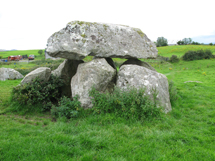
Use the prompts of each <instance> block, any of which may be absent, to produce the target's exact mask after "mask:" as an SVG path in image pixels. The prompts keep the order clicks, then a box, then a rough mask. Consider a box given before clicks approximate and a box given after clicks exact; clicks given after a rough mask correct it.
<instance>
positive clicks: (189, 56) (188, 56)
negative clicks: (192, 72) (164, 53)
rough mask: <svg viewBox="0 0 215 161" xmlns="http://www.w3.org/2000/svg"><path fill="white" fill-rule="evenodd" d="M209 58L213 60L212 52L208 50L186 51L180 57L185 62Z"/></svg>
mask: <svg viewBox="0 0 215 161" xmlns="http://www.w3.org/2000/svg"><path fill="white" fill-rule="evenodd" d="M210 58H213V55H212V52H211V51H210V50H205V51H204V50H198V51H188V52H186V53H185V54H184V55H183V56H182V59H183V60H186V61H192V60H201V59H210Z"/></svg>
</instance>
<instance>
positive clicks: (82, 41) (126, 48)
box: [46, 21, 158, 60]
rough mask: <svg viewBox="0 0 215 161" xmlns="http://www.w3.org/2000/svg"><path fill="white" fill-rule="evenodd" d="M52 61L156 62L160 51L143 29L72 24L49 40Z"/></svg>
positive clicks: (99, 24)
mask: <svg viewBox="0 0 215 161" xmlns="http://www.w3.org/2000/svg"><path fill="white" fill-rule="evenodd" d="M46 51H47V53H48V54H49V55H50V56H52V57H61V58H66V59H76V60H81V59H83V58H85V57H86V56H89V55H90V56H95V57H102V58H156V57H157V52H158V51H157V48H156V46H155V44H154V42H152V41H151V40H150V39H149V38H148V37H147V36H146V34H144V33H143V32H142V31H141V30H140V29H137V28H132V27H129V26H124V25H116V24H106V23H91V22H83V21H72V22H70V23H68V24H67V26H66V27H65V28H63V29H62V30H60V31H58V32H56V33H54V34H53V35H52V36H51V37H50V38H49V39H48V45H47V50H46Z"/></svg>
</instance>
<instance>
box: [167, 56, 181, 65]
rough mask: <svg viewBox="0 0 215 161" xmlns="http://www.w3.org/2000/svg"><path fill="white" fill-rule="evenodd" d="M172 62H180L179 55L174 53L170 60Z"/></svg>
mask: <svg viewBox="0 0 215 161" xmlns="http://www.w3.org/2000/svg"><path fill="white" fill-rule="evenodd" d="M169 61H170V62H171V63H178V62H179V58H178V57H177V55H172V56H171V57H170V60H169Z"/></svg>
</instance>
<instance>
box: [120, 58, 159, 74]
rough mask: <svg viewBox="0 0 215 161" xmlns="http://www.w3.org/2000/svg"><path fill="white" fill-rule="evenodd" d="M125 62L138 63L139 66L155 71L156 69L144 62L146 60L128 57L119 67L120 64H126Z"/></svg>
mask: <svg viewBox="0 0 215 161" xmlns="http://www.w3.org/2000/svg"><path fill="white" fill-rule="evenodd" d="M126 64H133V65H139V66H142V67H145V68H148V69H150V70H153V71H155V72H156V70H155V69H154V68H153V67H152V66H151V65H150V64H148V63H146V62H143V61H141V60H138V59H132V58H130V59H128V60H127V61H125V62H124V63H123V64H121V65H120V67H121V66H122V65H126Z"/></svg>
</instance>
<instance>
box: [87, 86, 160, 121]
mask: <svg viewBox="0 0 215 161" xmlns="http://www.w3.org/2000/svg"><path fill="white" fill-rule="evenodd" d="M144 92H145V90H144V89H139V90H138V89H135V88H129V89H127V90H122V89H119V88H115V89H114V91H113V93H100V92H98V91H97V90H95V88H92V90H91V91H90V96H91V97H92V103H93V111H94V113H95V114H100V113H101V114H105V113H114V114H115V115H116V117H123V118H126V119H137V120H147V119H152V118H160V117H161V113H162V112H161V109H160V108H157V107H156V102H154V103H153V102H152V101H151V100H150V99H149V98H148V97H147V96H146V95H144ZM155 97H156V96H155ZM154 100H156V99H154Z"/></svg>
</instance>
